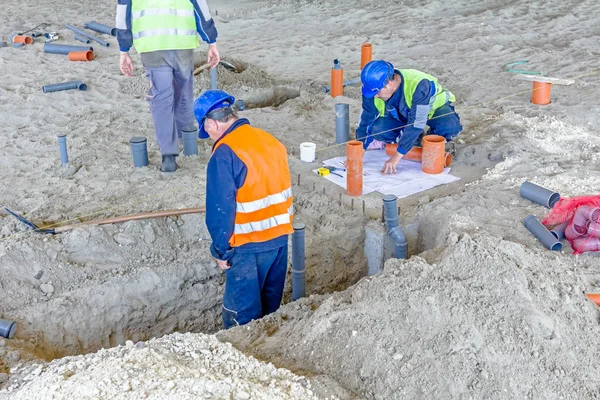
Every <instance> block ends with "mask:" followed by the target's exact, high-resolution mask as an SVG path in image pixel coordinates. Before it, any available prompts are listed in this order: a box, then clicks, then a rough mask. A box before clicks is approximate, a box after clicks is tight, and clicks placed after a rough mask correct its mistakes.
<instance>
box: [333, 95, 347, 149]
mask: <svg viewBox="0 0 600 400" xmlns="http://www.w3.org/2000/svg"><path fill="white" fill-rule="evenodd" d="M348 141H350V105H349V104H346V103H337V104H336V105H335V142H336V143H337V144H340V143H346V142H348Z"/></svg>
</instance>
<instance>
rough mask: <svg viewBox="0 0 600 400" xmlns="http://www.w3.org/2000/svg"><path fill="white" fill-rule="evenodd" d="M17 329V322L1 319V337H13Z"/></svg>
mask: <svg viewBox="0 0 600 400" xmlns="http://www.w3.org/2000/svg"><path fill="white" fill-rule="evenodd" d="M16 329H17V323H16V322H14V321H7V320H5V319H0V337H3V338H6V339H12V338H13V337H14V336H15V330H16Z"/></svg>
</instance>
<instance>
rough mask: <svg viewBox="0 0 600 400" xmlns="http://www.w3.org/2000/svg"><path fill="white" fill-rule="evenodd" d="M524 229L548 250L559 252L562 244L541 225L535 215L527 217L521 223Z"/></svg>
mask: <svg viewBox="0 0 600 400" xmlns="http://www.w3.org/2000/svg"><path fill="white" fill-rule="evenodd" d="M523 224H524V225H525V227H526V228H527V229H528V230H529V232H531V233H532V234H533V236H535V237H536V238H537V239H538V240H539V241H540V242H542V244H543V245H544V246H546V248H547V249H549V250H554V251H561V250H562V243H561V242H559V241H558V240H557V239H556V237H554V235H553V234H551V233H550V231H549V230H548V229H547V228H546V227H545V226H544V225H542V223H541V222H540V220H539V219H537V217H536V216H535V215H529V216H527V218H525V220H524V221H523Z"/></svg>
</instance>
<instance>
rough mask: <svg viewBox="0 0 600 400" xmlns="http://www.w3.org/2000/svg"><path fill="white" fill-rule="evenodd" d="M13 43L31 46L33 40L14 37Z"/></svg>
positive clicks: (24, 37) (25, 37) (27, 37)
mask: <svg viewBox="0 0 600 400" xmlns="http://www.w3.org/2000/svg"><path fill="white" fill-rule="evenodd" d="M13 43H23V44H31V43H33V39H32V38H30V37H29V36H15V37H13Z"/></svg>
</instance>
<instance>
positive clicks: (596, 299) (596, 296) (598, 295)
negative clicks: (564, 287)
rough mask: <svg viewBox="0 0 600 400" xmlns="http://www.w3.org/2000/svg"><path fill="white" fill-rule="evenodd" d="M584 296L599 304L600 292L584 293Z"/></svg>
mask: <svg viewBox="0 0 600 400" xmlns="http://www.w3.org/2000/svg"><path fill="white" fill-rule="evenodd" d="M586 296H587V297H588V299H590V300H591V301H593V302H594V303H595V304H596V305H597V306H600V293H593V294H586Z"/></svg>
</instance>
